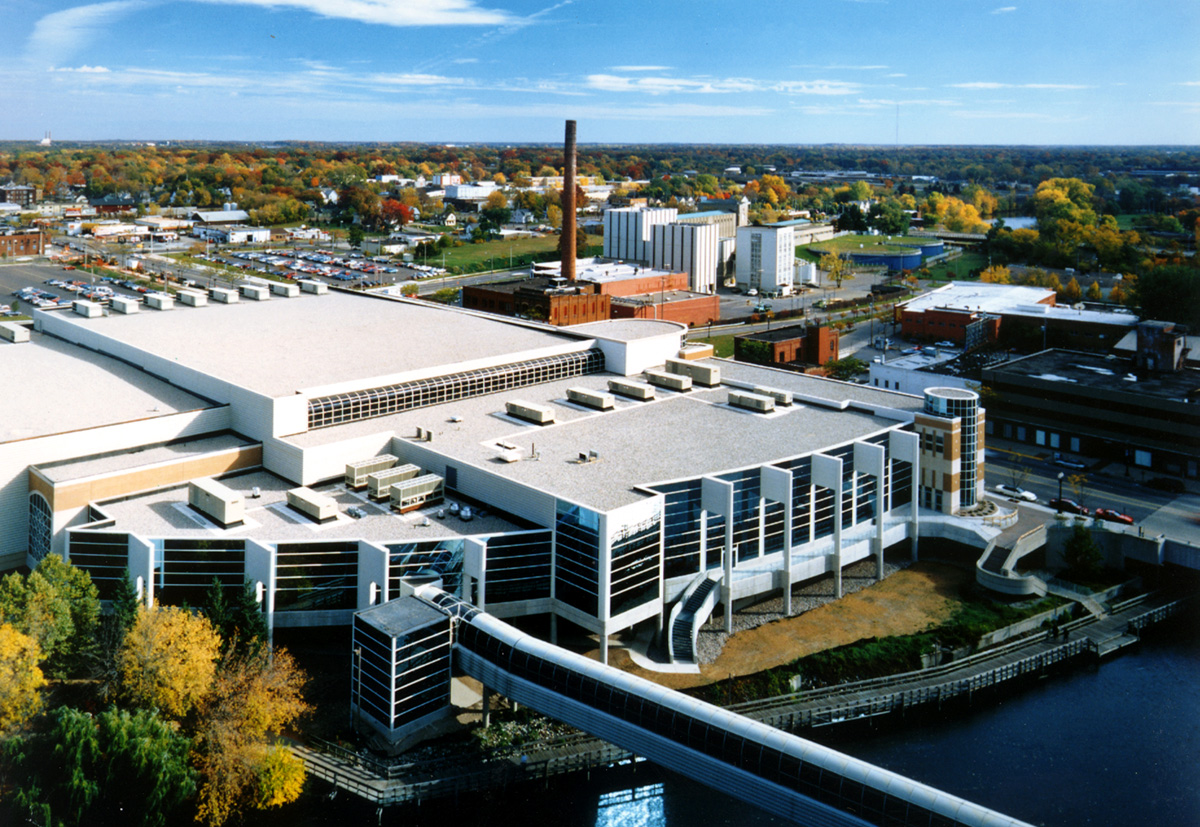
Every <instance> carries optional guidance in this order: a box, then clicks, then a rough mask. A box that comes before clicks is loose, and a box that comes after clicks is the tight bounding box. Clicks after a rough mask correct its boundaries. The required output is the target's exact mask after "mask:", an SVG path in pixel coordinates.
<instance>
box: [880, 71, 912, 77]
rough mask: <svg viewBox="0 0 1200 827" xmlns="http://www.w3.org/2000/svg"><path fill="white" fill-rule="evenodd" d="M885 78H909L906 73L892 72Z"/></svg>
mask: <svg viewBox="0 0 1200 827" xmlns="http://www.w3.org/2000/svg"><path fill="white" fill-rule="evenodd" d="M884 77H885V78H906V77H908V75H906V74H905V73H904V72H892V73H890V74H887V75H884Z"/></svg>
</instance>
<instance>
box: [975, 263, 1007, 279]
mask: <svg viewBox="0 0 1200 827" xmlns="http://www.w3.org/2000/svg"><path fill="white" fill-rule="evenodd" d="M979 280H980V281H982V282H983V283H984V284H1009V283H1010V281H1011V279H1010V276H1009V271H1008V268H1007V267H1004V266H1002V265H999V264H996V265H993V266H991V267H988V268H987V269H985V270H984V271H983V272H981V273H980V274H979Z"/></svg>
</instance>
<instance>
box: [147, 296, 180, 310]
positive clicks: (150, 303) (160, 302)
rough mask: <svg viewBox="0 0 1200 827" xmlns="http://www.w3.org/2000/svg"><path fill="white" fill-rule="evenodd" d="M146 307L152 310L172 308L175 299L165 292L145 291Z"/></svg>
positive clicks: (173, 307)
mask: <svg viewBox="0 0 1200 827" xmlns="http://www.w3.org/2000/svg"><path fill="white" fill-rule="evenodd" d="M146 307H150V308H153V309H154V310H174V309H175V300H174V299H173V298H171V297H170V296H168V295H167V294H166V293H147V294H146Z"/></svg>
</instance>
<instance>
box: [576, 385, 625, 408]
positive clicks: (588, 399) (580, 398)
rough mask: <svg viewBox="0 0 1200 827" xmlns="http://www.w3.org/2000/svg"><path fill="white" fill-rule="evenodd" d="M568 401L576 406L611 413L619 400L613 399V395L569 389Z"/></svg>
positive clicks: (585, 389)
mask: <svg viewBox="0 0 1200 827" xmlns="http://www.w3.org/2000/svg"><path fill="white" fill-rule="evenodd" d="M567 399H569V400H571V401H572V402H574V403H575V404H576V405H583V406H585V407H588V408H595V409H596V410H598V411H610V410H612V409H613V408H614V407H615V406H616V404H617V400H615V399H613V395H612V394H611V393H603V392H601V391H593V390H589V389H587V388H567Z"/></svg>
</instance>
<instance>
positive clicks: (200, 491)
mask: <svg viewBox="0 0 1200 827" xmlns="http://www.w3.org/2000/svg"><path fill="white" fill-rule="evenodd" d="M188 505H190V506H191V507H192V508H194V509H196V510H197V511H199V512H200V513H201V514H203V515H204V516H205V517H208V518H209V519H210V520H212V521H213V522H216V523H218V524H220V525H222V526H224V527H225V528H228V527H230V526H235V525H241V524H242V523H243V522H244V521H245V519H246V500H245V498H244V497H243V496H242V495H241V494H240V493H239V492H237V491H234V490H233V489H232V488H229V487H228V486H225V485H222V484H221V483H219V482H217V481H216V480H213V479H202V480H193V481H192V482H189V483H188Z"/></svg>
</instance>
